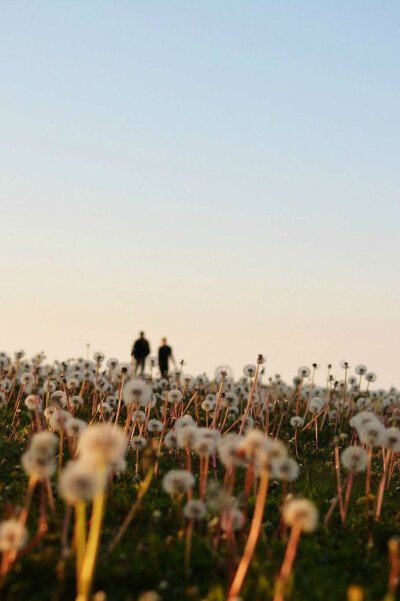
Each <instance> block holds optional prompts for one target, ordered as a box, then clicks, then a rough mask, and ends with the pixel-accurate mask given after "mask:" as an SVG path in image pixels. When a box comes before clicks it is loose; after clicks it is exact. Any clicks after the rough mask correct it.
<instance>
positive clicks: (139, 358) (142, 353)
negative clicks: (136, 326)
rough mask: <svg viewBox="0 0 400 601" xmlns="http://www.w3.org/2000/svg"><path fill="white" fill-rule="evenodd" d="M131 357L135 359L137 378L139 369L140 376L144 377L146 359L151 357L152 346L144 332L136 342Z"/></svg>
mask: <svg viewBox="0 0 400 601" xmlns="http://www.w3.org/2000/svg"><path fill="white" fill-rule="evenodd" d="M131 355H132V357H133V358H134V359H135V376H136V373H137V370H138V368H139V367H140V375H142V374H143V372H144V365H145V363H146V357H148V355H150V345H149V343H148V341H147V340H146V338H145V337H144V332H140V338H138V339H137V340H136V341H135V343H134V345H133V347H132V352H131Z"/></svg>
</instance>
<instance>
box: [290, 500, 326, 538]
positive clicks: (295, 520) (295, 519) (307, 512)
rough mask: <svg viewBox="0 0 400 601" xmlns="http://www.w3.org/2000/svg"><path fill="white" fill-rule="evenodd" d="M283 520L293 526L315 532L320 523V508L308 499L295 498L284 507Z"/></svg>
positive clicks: (304, 530)
mask: <svg viewBox="0 0 400 601" xmlns="http://www.w3.org/2000/svg"><path fill="white" fill-rule="evenodd" d="M283 521H284V522H285V524H287V526H291V527H292V528H293V527H295V528H300V529H301V530H302V531H303V532H313V531H314V530H315V529H316V527H317V524H318V510H317V508H316V507H315V505H314V503H312V502H311V501H309V500H308V499H293V500H291V501H289V502H288V503H287V504H286V505H285V506H284V508H283Z"/></svg>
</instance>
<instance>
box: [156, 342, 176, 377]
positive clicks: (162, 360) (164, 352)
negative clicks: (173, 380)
mask: <svg viewBox="0 0 400 601" xmlns="http://www.w3.org/2000/svg"><path fill="white" fill-rule="evenodd" d="M170 358H171V359H172V361H173V362H174V365H176V363H175V359H174V356H173V354H172V348H171V347H170V346H168V344H167V339H166V338H162V339H161V346H160V348H159V349H158V367H159V368H160V373H161V376H164V374H165V373H168V362H169V359H170Z"/></svg>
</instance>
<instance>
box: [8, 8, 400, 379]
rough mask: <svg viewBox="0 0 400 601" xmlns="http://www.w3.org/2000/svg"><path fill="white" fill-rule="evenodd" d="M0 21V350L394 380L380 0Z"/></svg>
mask: <svg viewBox="0 0 400 601" xmlns="http://www.w3.org/2000/svg"><path fill="white" fill-rule="evenodd" d="M0 14H1V17H0V69H1V74H2V75H1V78H0V206H1V226H0V227H1V229H0V231H1V234H0V251H1V261H0V281H1V292H0V324H1V328H0V332H1V336H0V346H1V347H2V348H0V350H5V351H7V352H9V353H11V352H12V351H14V350H15V349H17V348H23V349H25V350H26V352H27V354H28V356H32V355H33V354H34V353H36V352H38V351H41V350H44V351H45V352H46V354H47V357H48V359H50V360H53V359H55V358H58V359H64V358H76V357H78V356H85V354H86V344H87V343H90V349H91V350H90V352H91V353H92V352H94V351H96V350H102V351H103V352H105V353H106V355H107V356H116V357H117V358H119V359H120V360H127V359H128V358H129V355H130V346H131V344H132V341H133V340H134V339H135V338H136V336H137V333H138V332H139V330H144V331H145V332H146V336H147V337H148V339H149V341H150V343H151V346H152V352H154V353H155V352H156V350H157V347H158V344H159V341H160V338H161V337H162V336H167V337H168V340H169V342H170V344H171V345H172V347H173V350H174V353H175V356H176V358H177V360H180V359H184V360H185V362H186V365H185V367H184V369H185V370H186V371H187V372H189V373H192V374H194V375H197V374H198V373H202V372H204V371H205V372H207V373H208V374H210V375H211V374H212V373H213V371H214V369H215V367H216V366H218V365H220V364H228V365H230V366H231V367H232V369H233V372H234V375H235V376H236V377H240V375H242V374H241V369H242V367H243V365H244V364H246V363H253V362H255V361H256V358H257V355H258V354H259V353H263V354H264V355H265V356H266V357H267V373H268V374H270V375H274V374H276V373H280V374H281V375H282V376H283V377H284V378H285V379H286V380H287V381H290V380H291V379H292V377H293V376H294V375H295V374H296V371H297V368H298V367H299V366H301V365H311V363H313V362H317V363H318V364H319V365H320V366H321V369H320V370H319V371H318V374H319V375H318V377H317V380H318V378H320V379H321V381H324V379H325V372H326V365H327V364H328V363H333V365H334V374H335V376H336V377H338V378H342V377H343V372H342V370H341V369H340V367H339V361H340V360H341V359H345V360H347V361H348V362H349V363H350V365H351V366H352V367H355V366H356V365H357V364H358V363H365V364H366V365H367V367H368V368H369V369H370V370H372V371H375V372H376V373H377V376H378V379H377V382H376V387H389V386H391V385H394V386H396V385H397V386H399V385H400V377H399V376H400V374H399V363H400V350H399V338H400V337H399V334H400V283H399V267H400V260H399V257H400V237H399V224H400V201H399V191H400V169H399V159H400V152H399V151H400V125H399V119H398V113H399V106H400V78H399V68H400V37H399V35H398V31H399V21H400V5H399V3H398V2H397V1H385V0H382V1H377V0H376V1H374V2H372V1H368V0H359V1H355V0H348V1H344V0H339V1H338V0H332V1H329V0H327V1H324V2H321V0H318V1H317V0H315V1H311V0H308V1H307V0H305V1H301V2H293V1H292V0H288V1H283V0H282V1H279V0H274V1H272V0H248V1H246V2H243V1H239V0H229V1H227V0H225V1H222V0H221V1H218V0H217V1H215V0H213V1H211V0H191V1H190V2H189V1H187V0H186V1H183V0H180V1H179V0H177V1H173V0H171V1H168V2H161V1H152V0H147V1H146V2H144V1H141V2H139V1H135V0H132V1H130V2H127V1H122V0H113V1H103V0H96V1H94V0H93V1H86V0H79V2H78V1H72V0H69V1H66V0H65V1H63V0H57V1H56V2H55V1H54V0H52V1H47V2H44V1H35V0H33V1H32V0H29V1H22V0H18V1H17V2H16V1H14V0H13V1H11V0H2V2H1V6H0Z"/></svg>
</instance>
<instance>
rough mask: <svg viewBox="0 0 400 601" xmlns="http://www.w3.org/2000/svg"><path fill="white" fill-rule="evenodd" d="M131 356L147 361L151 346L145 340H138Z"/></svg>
mask: <svg viewBox="0 0 400 601" xmlns="http://www.w3.org/2000/svg"><path fill="white" fill-rule="evenodd" d="M131 355H133V356H134V357H135V359H145V358H146V357H147V355H150V345H149V343H148V342H147V340H146V339H145V338H139V339H138V340H136V342H135V344H134V345H133V347H132V352H131Z"/></svg>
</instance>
